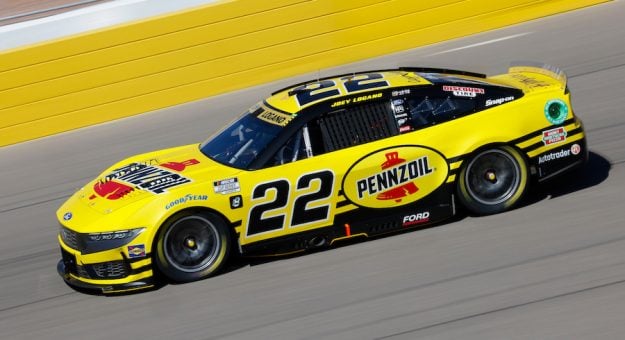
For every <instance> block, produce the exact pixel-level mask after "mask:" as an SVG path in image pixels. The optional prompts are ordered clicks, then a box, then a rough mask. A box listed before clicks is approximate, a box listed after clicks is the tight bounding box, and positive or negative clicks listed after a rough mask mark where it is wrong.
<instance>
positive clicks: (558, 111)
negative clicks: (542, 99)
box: [545, 99, 569, 125]
mask: <svg viewBox="0 0 625 340" xmlns="http://www.w3.org/2000/svg"><path fill="white" fill-rule="evenodd" d="M568 115H569V107H568V105H566V103H565V102H564V101H562V100H560V99H551V100H550V101H548V102H547V103H546V104H545V117H546V118H547V120H548V121H549V122H550V123H551V124H553V125H558V124H562V123H563V122H564V121H565V120H566V117H567V116H568Z"/></svg>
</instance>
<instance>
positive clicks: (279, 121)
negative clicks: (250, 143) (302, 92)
mask: <svg viewBox="0 0 625 340" xmlns="http://www.w3.org/2000/svg"><path fill="white" fill-rule="evenodd" d="M257 117H258V119H261V120H264V121H266V122H267V123H271V124H274V125H279V126H286V125H287V124H288V123H289V122H290V121H291V119H293V116H292V115H289V114H285V113H280V112H274V111H269V110H267V109H265V111H263V112H261V113H260V114H258V116H257Z"/></svg>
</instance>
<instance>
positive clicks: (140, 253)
mask: <svg viewBox="0 0 625 340" xmlns="http://www.w3.org/2000/svg"><path fill="white" fill-rule="evenodd" d="M128 257H130V258H131V259H134V258H138V257H145V245H143V244H137V245H136V246H128Z"/></svg>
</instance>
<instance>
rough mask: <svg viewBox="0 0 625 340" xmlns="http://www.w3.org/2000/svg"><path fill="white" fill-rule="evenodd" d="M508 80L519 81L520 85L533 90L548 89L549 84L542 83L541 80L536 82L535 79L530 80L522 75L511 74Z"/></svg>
mask: <svg viewBox="0 0 625 340" xmlns="http://www.w3.org/2000/svg"><path fill="white" fill-rule="evenodd" d="M510 78H514V79H516V80H517V81H519V82H520V83H522V84H523V85H525V86H527V87H529V88H532V89H535V88H539V87H549V86H550V85H549V83H548V82H545V81H542V80H538V79H536V78H531V77H528V76H526V75H524V74H520V73H513V74H510Z"/></svg>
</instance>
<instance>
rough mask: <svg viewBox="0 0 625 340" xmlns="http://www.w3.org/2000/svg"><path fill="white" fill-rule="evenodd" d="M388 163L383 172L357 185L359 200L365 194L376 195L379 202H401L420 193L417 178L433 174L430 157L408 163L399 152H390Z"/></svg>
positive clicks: (387, 157)
mask: <svg viewBox="0 0 625 340" xmlns="http://www.w3.org/2000/svg"><path fill="white" fill-rule="evenodd" d="M385 156H386V161H385V162H384V163H382V165H381V167H382V170H383V171H382V172H380V173H377V174H375V175H372V176H369V177H367V178H363V179H361V180H359V181H358V182H357V183H356V186H357V187H358V198H359V199H362V198H363V196H364V195H365V194H367V195H369V196H372V195H376V196H375V198H376V199H377V200H395V202H401V200H402V198H403V197H405V196H408V195H412V194H414V193H416V192H417V191H419V188H418V187H417V185H416V184H415V183H414V182H413V181H412V180H414V179H416V178H419V177H423V176H427V175H429V174H431V173H432V172H433V171H434V170H432V169H431V168H430V167H429V165H428V157H427V156H423V157H421V158H419V159H416V160H413V161H410V162H407V161H406V160H405V159H403V158H400V157H399V153H398V152H397V151H394V152H389V153H387V154H386V155H385Z"/></svg>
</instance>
